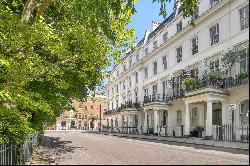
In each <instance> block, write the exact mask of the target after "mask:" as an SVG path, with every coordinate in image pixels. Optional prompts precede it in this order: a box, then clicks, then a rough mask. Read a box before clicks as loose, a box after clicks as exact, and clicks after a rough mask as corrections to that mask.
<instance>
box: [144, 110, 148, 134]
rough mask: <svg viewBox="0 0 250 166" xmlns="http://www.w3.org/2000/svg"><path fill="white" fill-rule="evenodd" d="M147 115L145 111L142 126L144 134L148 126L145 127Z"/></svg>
mask: <svg viewBox="0 0 250 166" xmlns="http://www.w3.org/2000/svg"><path fill="white" fill-rule="evenodd" d="M147 115H148V113H147V111H145V112H144V125H143V128H144V133H146V132H147V128H148V126H147Z"/></svg>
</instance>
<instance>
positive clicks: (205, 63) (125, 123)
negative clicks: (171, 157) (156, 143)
mask: <svg viewBox="0 0 250 166" xmlns="http://www.w3.org/2000/svg"><path fill="white" fill-rule="evenodd" d="M191 19H193V20H194V22H195V26H194V27H193V26H191V25H190V24H189V22H190V20H191ZM248 19H249V3H248V1H247V0H211V1H208V0H199V5H198V10H197V12H196V13H195V14H194V17H193V18H183V17H182V13H181V12H179V11H178V9H177V10H176V11H175V12H174V13H173V14H171V15H170V16H169V17H168V18H167V19H166V20H165V21H163V22H162V23H161V24H156V23H154V22H153V23H152V27H151V30H150V31H149V30H147V31H146V32H145V36H144V38H143V39H142V40H141V41H140V42H139V43H138V44H137V47H135V48H134V49H133V50H131V51H129V52H128V53H126V54H125V55H124V57H123V59H122V60H123V61H125V62H126V64H125V65H121V64H120V65H117V66H115V67H114V69H113V71H112V76H111V78H110V79H109V82H108V85H107V105H106V106H107V113H106V114H105V118H106V120H105V125H106V126H111V125H112V127H116V128H124V127H127V128H128V127H131V128H133V127H135V128H137V131H139V132H141V133H147V132H149V131H152V133H155V134H159V133H161V132H163V131H164V132H167V135H170V136H173V135H174V136H181V135H186V136H190V133H191V131H192V130H193V129H194V128H197V127H200V128H202V137H205V138H212V137H213V136H214V134H213V133H214V125H218V124H219V125H223V124H232V125H239V126H240V125H241V126H240V127H241V129H242V125H243V122H241V121H243V120H241V119H244V118H248V112H249V109H248V107H246V106H245V105H246V104H245V103H249V92H248V90H249V84H248V78H247V79H246V78H245V79H244V80H245V81H240V83H237V84H234V85H233V86H230V85H229V83H228V82H230V81H228V79H226V78H228V77H229V75H228V74H227V75H224V78H225V81H224V82H223V83H224V84H223V85H224V86H223V87H218V86H217V87H215V86H211V85H210V84H209V85H208V86H206V87H205V86H203V87H202V88H199V89H196V90H194V91H191V92H185V91H182V90H181V84H182V81H183V80H182V78H181V73H182V71H183V70H185V71H187V72H189V73H191V75H192V74H194V75H195V76H196V77H197V78H200V77H202V76H203V74H204V71H213V70H215V69H217V70H222V68H223V67H224V66H223V65H222V61H221V58H222V56H223V54H224V53H225V52H227V51H228V50H233V49H235V48H237V49H240V50H244V51H245V55H244V57H240V59H241V60H240V62H237V63H235V64H234V65H233V67H232V70H231V76H232V77H233V78H231V80H238V77H237V76H238V75H239V74H241V71H243V70H244V71H247V72H248V70H249V60H248V59H249V51H248V49H249V37H248V36H249V22H248V21H247V20H248ZM242 102H245V103H244V106H243V105H242V109H241V103H242ZM231 104H233V105H234V104H236V108H234V111H233V115H234V116H233V121H232V111H230V110H229V107H230V108H231V106H232V105H231ZM243 109H244V111H243V112H242V110H243ZM247 109H248V110H247ZM246 112H247V113H246ZM242 116H247V117H242ZM122 117H123V118H122ZM116 119H117V121H118V122H117V123H116V125H115V123H114V121H115V120H116ZM119 119H120V120H119ZM111 121H112V122H111ZM244 125H248V124H245V121H244ZM235 128H239V127H235ZM245 128H246V126H244V127H243V129H242V131H243V130H244V132H246V129H245ZM129 130H130V129H128V132H129ZM234 130H235V131H234V132H236V135H237V136H234V137H237V138H236V139H239V137H240V134H239V133H237V129H234ZM234 135H235V134H234ZM241 135H242V134H241Z"/></svg>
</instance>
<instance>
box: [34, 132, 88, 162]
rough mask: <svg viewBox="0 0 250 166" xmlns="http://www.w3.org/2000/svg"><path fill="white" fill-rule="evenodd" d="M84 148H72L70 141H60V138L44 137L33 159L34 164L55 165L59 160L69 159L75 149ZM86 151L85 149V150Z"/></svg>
mask: <svg viewBox="0 0 250 166" xmlns="http://www.w3.org/2000/svg"><path fill="white" fill-rule="evenodd" d="M77 148H80V149H84V147H78V146H73V145H72V142H71V141H61V140H60V137H49V136H44V137H43V139H42V142H41V144H40V147H39V149H38V151H37V152H36V154H35V156H34V158H35V160H36V161H34V162H35V164H42V165H43V164H57V161H59V160H60V159H71V158H72V156H73V155H74V152H75V149H77ZM85 150H86V149H85Z"/></svg>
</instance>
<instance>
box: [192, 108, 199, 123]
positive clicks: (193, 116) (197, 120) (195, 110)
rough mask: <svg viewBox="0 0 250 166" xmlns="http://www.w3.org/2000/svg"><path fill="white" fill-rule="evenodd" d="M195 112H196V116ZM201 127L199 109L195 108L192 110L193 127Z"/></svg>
mask: <svg viewBox="0 0 250 166" xmlns="http://www.w3.org/2000/svg"><path fill="white" fill-rule="evenodd" d="M194 112H196V113H197V114H196V116H195V115H194ZM198 125H199V110H198V107H194V108H193V109H192V127H197V126H198Z"/></svg>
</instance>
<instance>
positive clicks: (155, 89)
mask: <svg viewBox="0 0 250 166" xmlns="http://www.w3.org/2000/svg"><path fill="white" fill-rule="evenodd" d="M152 88H153V95H155V96H156V95H157V84H155V85H153V87H152Z"/></svg>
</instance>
